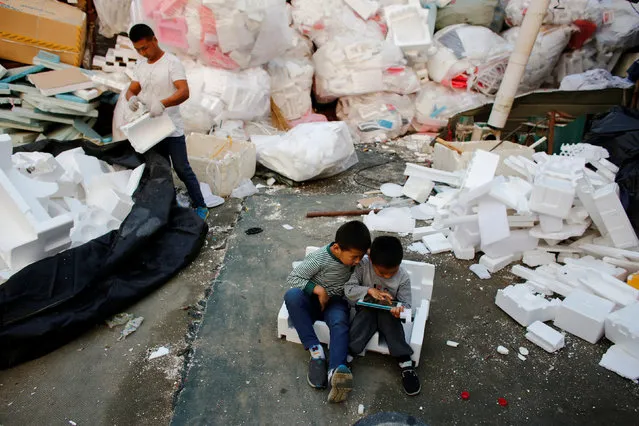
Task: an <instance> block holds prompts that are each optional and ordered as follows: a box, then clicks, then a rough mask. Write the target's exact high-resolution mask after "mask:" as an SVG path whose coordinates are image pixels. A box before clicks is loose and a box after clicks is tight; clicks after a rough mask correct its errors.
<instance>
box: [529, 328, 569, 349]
mask: <svg viewBox="0 0 639 426" xmlns="http://www.w3.org/2000/svg"><path fill="white" fill-rule="evenodd" d="M526 331H527V333H526V339H528V340H530V341H531V342H533V343H534V344H535V345H537V346H539V347H540V348H542V349H543V350H545V351H546V352H550V353H552V352H556V351H558V350H559V349H561V348H563V347H564V345H565V338H564V335H563V334H561V333H560V332H558V331H557V330H555V329H554V328H552V327H550V326H548V325H546V324H544V323H543V322H541V321H535V322H534V323H532V324H530V325H529V326H528V328H526Z"/></svg>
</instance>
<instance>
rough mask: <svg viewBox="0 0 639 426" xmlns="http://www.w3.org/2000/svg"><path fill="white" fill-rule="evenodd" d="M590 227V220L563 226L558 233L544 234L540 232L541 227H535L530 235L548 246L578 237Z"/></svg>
mask: <svg viewBox="0 0 639 426" xmlns="http://www.w3.org/2000/svg"><path fill="white" fill-rule="evenodd" d="M589 226H590V220H588V221H586V222H584V223H581V224H574V225H564V227H563V228H562V229H561V231H559V232H548V233H546V232H544V231H542V230H541V226H535V227H534V228H532V229H531V230H530V235H531V236H532V237H535V238H539V239H543V240H546V242H547V243H548V244H550V245H555V244H558V243H559V242H560V241H563V240H567V239H568V238H572V237H579V236H581V235H583V234H584V232H586V229H588V227H589Z"/></svg>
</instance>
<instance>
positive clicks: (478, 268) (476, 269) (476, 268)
mask: <svg viewBox="0 0 639 426" xmlns="http://www.w3.org/2000/svg"><path fill="white" fill-rule="evenodd" d="M468 269H470V270H471V272H473V273H474V274H475V275H477V277H479V278H480V279H482V280H488V279H490V272H488V268H486V266H485V265H482V264H479V263H475V264H473V265H470V267H469V268H468Z"/></svg>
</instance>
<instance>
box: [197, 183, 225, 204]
mask: <svg viewBox="0 0 639 426" xmlns="http://www.w3.org/2000/svg"><path fill="white" fill-rule="evenodd" d="M200 191H202V197H203V198H204V204H206V207H207V208H209V209H211V208H213V207H217V206H221V205H222V204H224V198H222V197H218V196H217V195H213V192H212V191H211V187H210V186H209V184H208V183H205V182H200Z"/></svg>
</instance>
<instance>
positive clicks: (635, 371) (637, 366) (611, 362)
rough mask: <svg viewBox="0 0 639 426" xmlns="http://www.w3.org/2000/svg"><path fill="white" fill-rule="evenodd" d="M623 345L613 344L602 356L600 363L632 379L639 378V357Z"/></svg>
mask: <svg viewBox="0 0 639 426" xmlns="http://www.w3.org/2000/svg"><path fill="white" fill-rule="evenodd" d="M625 349H626V348H625V347H623V346H622V345H612V346H611V347H610V349H608V350H607V351H606V353H605V354H604V355H603V356H602V357H601V361H599V365H600V366H602V367H604V368H606V369H608V370H610V371H613V372H615V373H617V374H619V375H620V376H621V377H625V378H626V379H630V380H637V379H639V359H638V358H636V357H634V356H632V355H631V354H630V353H628V352H627V351H626V350H625Z"/></svg>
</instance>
